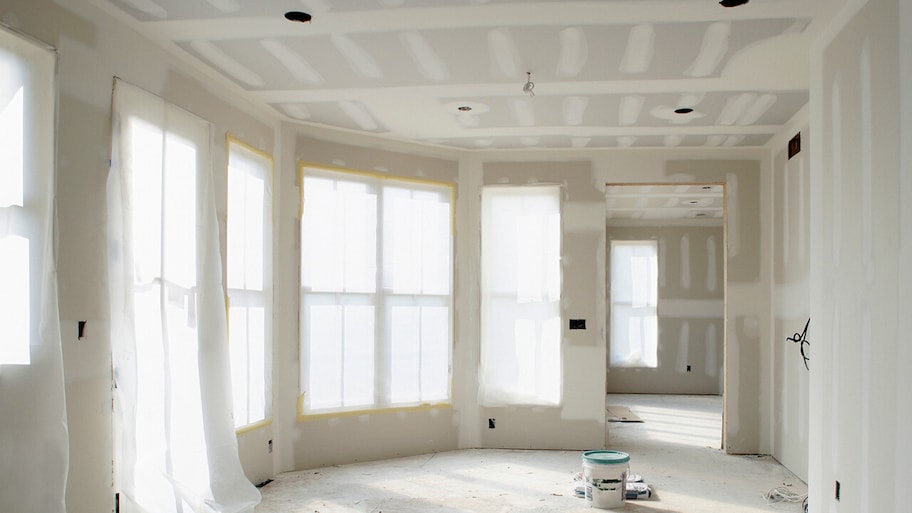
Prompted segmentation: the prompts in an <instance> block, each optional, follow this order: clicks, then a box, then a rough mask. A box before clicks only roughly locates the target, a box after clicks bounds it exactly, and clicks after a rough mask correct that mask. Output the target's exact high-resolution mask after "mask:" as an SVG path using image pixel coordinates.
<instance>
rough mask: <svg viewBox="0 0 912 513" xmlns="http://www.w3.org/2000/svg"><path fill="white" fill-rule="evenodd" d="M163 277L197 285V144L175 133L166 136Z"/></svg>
mask: <svg viewBox="0 0 912 513" xmlns="http://www.w3.org/2000/svg"><path fill="white" fill-rule="evenodd" d="M164 173H165V176H164V194H165V205H164V212H165V226H164V241H163V242H164V262H163V264H164V269H163V270H162V274H163V277H164V278H165V279H166V280H168V281H170V282H172V283H176V284H178V285H181V286H183V287H186V288H192V287H194V286H195V285H196V147H195V146H194V145H193V144H192V143H191V142H190V141H187V140H186V139H183V138H181V137H178V136H176V135H174V134H170V133H169V134H168V135H167V136H166V138H165V170H164Z"/></svg>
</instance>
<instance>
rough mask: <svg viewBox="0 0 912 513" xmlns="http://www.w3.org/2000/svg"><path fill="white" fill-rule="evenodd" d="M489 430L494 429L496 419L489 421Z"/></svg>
mask: <svg viewBox="0 0 912 513" xmlns="http://www.w3.org/2000/svg"><path fill="white" fill-rule="evenodd" d="M488 429H494V419H488Z"/></svg>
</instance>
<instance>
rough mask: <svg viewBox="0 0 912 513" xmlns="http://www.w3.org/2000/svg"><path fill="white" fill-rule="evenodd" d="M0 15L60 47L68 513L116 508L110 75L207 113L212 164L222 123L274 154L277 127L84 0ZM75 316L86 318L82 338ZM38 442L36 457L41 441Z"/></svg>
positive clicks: (219, 149) (2, 5)
mask: <svg viewBox="0 0 912 513" xmlns="http://www.w3.org/2000/svg"><path fill="white" fill-rule="evenodd" d="M0 19H2V20H3V21H4V23H7V24H10V25H12V26H14V27H16V28H17V29H18V30H21V31H22V32H24V33H26V34H29V35H31V36H33V37H35V38H37V39H40V40H42V41H44V42H46V43H48V44H50V45H52V46H54V47H55V48H57V51H58V90H59V98H58V102H59V103H58V119H59V123H58V136H57V142H58V147H57V151H58V158H57V161H58V167H57V198H56V200H57V257H58V280H59V281H58V283H59V306H60V319H61V330H62V339H63V340H62V344H63V356H64V362H63V363H64V375H65V380H66V399H67V416H68V428H69V435H70V468H69V477H68V482H67V485H68V486H67V495H66V501H67V511H69V512H70V513H90V512H91V513H96V512H99V511H111V509H112V506H113V488H112V472H113V471H112V459H113V448H114V435H113V429H114V427H113V425H112V422H113V421H112V415H111V351H110V345H109V340H108V324H107V319H108V313H107V308H108V307H107V297H108V292H107V269H106V262H107V246H106V238H105V237H106V234H105V229H104V227H105V222H106V212H105V204H106V198H105V184H106V180H107V176H108V159H109V158H110V146H111V91H112V83H113V78H114V76H119V77H121V78H123V79H124V80H126V81H128V82H131V83H133V84H135V85H138V86H140V87H142V88H145V89H147V90H149V91H151V92H153V93H156V94H158V95H160V96H162V97H164V98H165V99H167V100H168V101H171V102H172V103H175V104H177V105H180V106H182V107H184V108H186V109H188V110H190V111H191V112H193V113H195V114H197V115H199V116H201V117H203V118H205V119H207V120H209V121H212V122H213V124H214V130H213V133H214V136H213V141H212V142H213V146H212V151H213V163H214V166H215V169H224V168H225V155H226V149H225V133H226V132H227V131H230V132H231V133H232V134H234V135H235V136H237V137H239V138H240V139H242V140H244V141H246V142H248V143H250V144H252V145H254V146H256V147H258V148H260V149H263V150H265V151H267V152H269V153H271V152H272V151H273V144H274V132H275V127H274V126H273V122H271V121H270V120H269V117H268V116H265V115H261V114H259V113H258V111H256V110H255V109H254V108H253V107H250V106H246V107H245V105H246V104H245V103H244V102H243V100H240V99H239V98H238V97H236V96H234V95H233V93H232V90H231V89H230V88H228V87H222V86H219V85H216V83H217V81H216V80H209V79H207V78H204V77H200V76H199V75H198V74H196V73H194V72H190V71H189V69H188V68H187V67H185V66H183V65H182V64H181V63H180V61H179V60H178V59H175V58H174V57H173V56H170V55H169V54H167V53H165V52H163V51H162V50H161V49H159V48H158V47H157V46H155V45H153V44H152V43H150V42H148V41H147V40H145V39H143V38H141V37H138V36H137V34H135V33H134V32H132V31H131V30H129V29H126V28H124V27H123V25H121V24H120V23H118V22H116V21H114V20H113V19H111V18H109V17H108V16H107V15H106V14H105V13H104V12H102V11H101V10H99V9H97V8H95V7H92V6H89V5H88V4H87V3H83V2H72V3H65V4H64V3H61V2H54V1H51V0H30V1H28V2H0ZM215 182H216V193H217V195H218V197H219V198H220V200H219V203H218V208H219V211H220V214H221V216H220V217H221V219H222V222H224V212H225V200H224V195H225V178H224V173H221V174H219V173H216V174H215ZM79 320H86V321H88V322H87V325H86V330H85V335H86V336H85V338H83V339H81V340H77V321H79ZM0 415H2V414H0ZM267 429H268V428H267ZM242 442H243V441H242ZM241 445H242V447H241V450H242V452H245V448H244V447H243V443H242V444H241ZM246 449H247V450H246V454H245V456H246V458H245V459H247V460H248V461H250V462H253V461H254V460H256V459H260V460H262V459H266V466H268V467H270V469H269V470H270V471H271V466H272V465H271V462H270V461H269V458H271V456H269V455H268V454H267V452H266V446H265V445H264V446H262V447H258V448H256V450H254V448H246ZM35 451H36V452H35V454H36V457H40V455H41V451H40V448H36V449H35ZM258 467H259V468H261V469H262V467H263V465H262V464H260V463H253V465H245V470H251V469H253V470H254V472H253V473H252V474H249V477H250V478H251V479H252V480H255V479H258V478H260V475H259V474H262V473H263V471H262V470H259V471H257V470H256V468H258ZM254 474H257V475H254ZM270 474H271V472H270ZM267 475H269V474H267Z"/></svg>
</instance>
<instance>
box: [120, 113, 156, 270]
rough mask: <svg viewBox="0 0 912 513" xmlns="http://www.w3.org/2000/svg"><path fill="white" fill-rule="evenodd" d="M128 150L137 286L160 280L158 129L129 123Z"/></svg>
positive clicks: (132, 122) (141, 123)
mask: <svg viewBox="0 0 912 513" xmlns="http://www.w3.org/2000/svg"><path fill="white" fill-rule="evenodd" d="M126 137H127V141H126V145H127V147H128V148H129V155H128V157H127V159H128V163H127V165H128V166H129V168H130V169H131V170H132V171H131V173H130V174H129V177H128V179H129V180H130V184H131V185H132V187H131V193H130V199H131V200H132V202H133V208H132V209H131V210H130V213H131V214H132V219H131V223H132V227H133V233H134V234H136V235H135V236H134V237H133V245H132V247H131V249H132V250H133V253H134V254H133V263H134V272H135V273H136V275H135V280H136V282H137V283H147V282H149V281H152V280H153V279H154V278H156V277H158V276H161V271H162V268H161V242H162V216H161V215H162V153H163V148H164V135H163V134H162V132H161V129H159V128H156V127H154V126H152V125H150V124H148V123H145V122H143V121H140V120H138V119H135V118H134V119H131V120H130V129H129V131H128V133H127V134H126Z"/></svg>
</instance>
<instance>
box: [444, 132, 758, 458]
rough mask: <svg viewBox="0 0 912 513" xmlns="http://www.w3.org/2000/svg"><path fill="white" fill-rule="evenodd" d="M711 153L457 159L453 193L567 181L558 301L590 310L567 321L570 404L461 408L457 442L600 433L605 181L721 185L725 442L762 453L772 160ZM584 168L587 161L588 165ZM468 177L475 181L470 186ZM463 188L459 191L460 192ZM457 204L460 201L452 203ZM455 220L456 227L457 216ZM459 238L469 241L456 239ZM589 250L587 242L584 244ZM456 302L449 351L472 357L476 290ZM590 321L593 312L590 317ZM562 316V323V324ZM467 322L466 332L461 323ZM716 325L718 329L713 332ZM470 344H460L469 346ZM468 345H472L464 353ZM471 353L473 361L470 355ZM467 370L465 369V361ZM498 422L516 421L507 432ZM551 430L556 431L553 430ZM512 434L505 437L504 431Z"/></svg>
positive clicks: (471, 262)
mask: <svg viewBox="0 0 912 513" xmlns="http://www.w3.org/2000/svg"><path fill="white" fill-rule="evenodd" d="M711 154H712V155H713V156H714V157H715V158H713V159H708V158H707V152H706V151H705V150H699V149H651V150H643V151H637V150H608V151H587V150H578V151H573V152H555V151H548V152H537V151H524V152H519V151H518V152H476V153H473V154H472V155H471V156H470V157H467V158H463V159H460V180H461V182H460V193H461V198H460V201H463V202H471V201H476V200H477V198H476V196H478V195H480V188H481V187H482V186H483V185H484V184H486V183H492V184H494V183H513V184H521V183H530V182H532V183H534V182H540V183H561V184H564V185H565V189H566V191H567V192H566V193H565V194H566V196H565V198H564V204H563V212H564V220H563V222H564V227H563V233H562V236H563V238H564V241H565V244H569V245H570V247H569V248H568V249H567V251H569V252H570V253H569V254H565V255H564V260H563V262H562V277H563V283H564V285H563V287H564V288H563V292H564V294H565V298H564V304H563V305H562V310H563V312H564V315H565V316H567V318H569V317H571V316H572V317H573V318H586V319H587V327H588V328H589V329H587V330H578V331H577V330H574V331H572V332H569V331H566V326H565V333H564V334H565V339H564V357H565V358H567V357H568V354H569V355H570V356H569V358H570V359H569V360H568V361H567V362H565V365H564V369H565V370H570V371H571V372H570V373H567V374H565V377H564V378H565V381H564V396H565V397H568V396H572V400H571V402H570V404H572V405H573V407H572V408H568V407H567V406H564V407H563V408H558V409H552V410H545V409H536V408H522V407H512V408H502V409H490V408H485V409H481V410H479V409H478V408H475V409H468V408H467V409H464V410H462V411H461V412H460V414H461V416H462V418H465V419H471V420H470V421H469V422H468V423H466V424H464V425H463V426H461V428H460V447H487V446H510V445H519V444H522V443H530V442H536V443H537V442H538V441H544V443H552V444H554V442H553V441H550V442H549V437H550V436H554V433H558V436H563V435H561V434H560V433H561V430H562V429H567V431H568V432H572V433H574V434H576V435H578V436H585V437H586V438H585V439H583V441H579V442H578V444H594V443H596V442H597V440H596V437H597V435H596V434H595V429H594V425H593V427H591V428H590V427H589V426H588V425H587V424H586V421H589V420H590V419H596V418H598V419H599V420H598V421H597V422H598V425H599V426H602V425H603V423H604V421H603V419H604V413H605V412H604V396H603V393H604V390H605V376H606V371H607V344H606V327H607V326H606V315H607V309H606V267H605V263H606V241H607V238H606V237H607V233H606V227H605V217H606V215H605V214H606V212H605V199H604V186H605V184H606V183H664V182H683V183H708V182H713V183H725V184H726V189H727V191H728V194H729V196H728V198H729V199H728V209H729V210H728V218H729V225H728V232H727V234H726V237H727V240H728V246H729V253H728V258H727V261H726V266H727V267H728V269H729V280H728V291H727V298H728V299H727V309H726V317H725V332H726V338H727V344H728V347H727V348H726V351H725V355H724V356H725V359H726V362H727V363H726V365H727V367H728V372H727V373H726V377H725V382H726V385H725V386H726V392H727V394H728V395H727V397H726V405H727V406H726V428H725V429H726V450H728V451H729V452H732V453H757V452H768V451H769V450H770V449H769V439H770V434H769V432H768V430H767V426H768V423H769V419H770V415H771V412H770V409H769V408H770V403H769V396H770V387H771V381H770V379H771V372H770V368H771V367H770V354H769V346H768V345H767V344H762V343H761V341H765V340H768V339H769V337H770V336H771V334H770V333H769V328H768V326H769V307H770V287H769V281H768V280H769V272H770V266H769V263H768V262H767V261H766V260H764V259H762V258H761V252H762V251H766V248H767V247H768V245H769V240H768V238H769V237H768V234H767V233H765V232H763V231H762V230H761V229H760V227H761V222H762V221H763V220H764V219H766V218H767V217H766V216H769V215H770V212H769V210H770V209H769V203H770V197H771V194H770V190H769V187H768V184H766V183H764V181H763V180H761V170H763V169H769V166H770V159H769V152H768V151H766V150H764V149H729V148H726V149H721V148H719V149H714V150H713V151H712V152H711ZM586 170H587V171H586ZM467 182H471V184H468V183H467ZM463 190H465V191H466V192H465V193H464V194H463V193H462V191H463ZM460 204H464V203H460ZM457 226H460V225H458V224H457ZM478 226H479V224H478V223H477V222H475V223H468V224H467V225H466V226H465V229H466V230H471V231H470V232H468V233H462V234H461V235H460V234H457V238H458V240H459V241H464V240H465V241H468V242H469V243H470V244H474V243H475V240H476V238H477V237H478V236H479V232H478ZM463 247H465V246H463ZM584 248H586V249H584ZM477 254H478V253H475V252H474V251H473V253H472V254H470V255H466V254H464V255H463V256H462V258H461V259H460V260H458V261H457V264H458V265H461V266H464V267H465V268H467V269H477V267H473V266H476V265H477V258H478V257H477ZM462 301H464V302H463V303H461V304H462V305H463V309H462V310H461V311H460V312H459V315H460V319H461V320H460V322H459V326H458V329H461V330H463V332H462V335H460V336H459V337H458V338H457V346H458V345H459V344H460V343H462V344H464V346H463V347H462V348H459V347H457V355H458V354H460V352H461V351H466V352H465V353H464V354H465V357H466V360H467V361H473V362H477V349H474V348H476V347H477V342H475V340H477V336H478V335H477V334H478V333H479V332H478V327H477V322H478V306H477V304H478V295H477V290H466V291H464V294H463V297H462ZM593 319H594V322H593ZM566 320H567V319H566V318H565V319H564V322H565V323H566ZM467 332H468V333H467ZM720 335H721V333H720ZM466 346H468V348H470V349H467V348H466ZM472 351H474V352H472ZM472 358H474V360H472ZM466 371H467V372H471V371H470V369H466ZM475 379H477V378H476V377H475V376H474V375H471V376H469V377H468V378H467V379H466V381H464V382H462V384H461V385H457V386H458V387H461V389H462V390H463V393H464V394H465V395H473V394H474V393H475V392H476V391H477V381H473V380H475ZM488 418H496V419H497V423H496V425H497V428H496V429H495V430H487V429H483V428H482V427H481V426H482V425H485V426H486V422H487V419H488ZM501 426H504V427H507V426H515V427H513V428H511V430H512V431H511V430H506V429H504V430H503V431H501ZM555 430H556V431H555ZM508 433H509V435H510V436H511V438H510V439H509V440H507V439H506V437H507V434H508Z"/></svg>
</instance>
